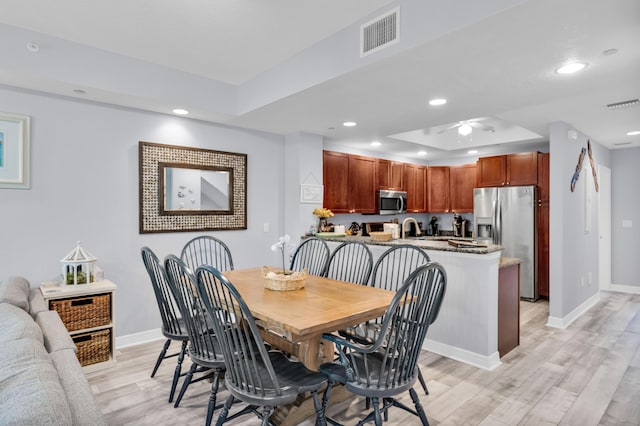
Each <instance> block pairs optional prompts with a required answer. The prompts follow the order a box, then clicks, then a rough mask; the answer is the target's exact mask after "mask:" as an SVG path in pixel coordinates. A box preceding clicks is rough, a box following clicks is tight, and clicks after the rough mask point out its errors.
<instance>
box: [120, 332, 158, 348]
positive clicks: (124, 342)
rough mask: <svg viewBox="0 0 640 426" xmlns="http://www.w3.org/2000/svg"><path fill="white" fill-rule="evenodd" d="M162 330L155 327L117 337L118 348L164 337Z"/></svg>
mask: <svg viewBox="0 0 640 426" xmlns="http://www.w3.org/2000/svg"><path fill="white" fill-rule="evenodd" d="M164 338H165V337H164V336H163V335H162V330H161V329H159V328H154V329H153V330H147V331H141V332H140V333H133V334H127V335H125V336H119V337H116V349H122V348H126V347H127V346H135V345H140V344H142V343H147V342H152V341H154V340H160V339H164Z"/></svg>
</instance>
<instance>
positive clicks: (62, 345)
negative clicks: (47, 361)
mask: <svg viewBox="0 0 640 426" xmlns="http://www.w3.org/2000/svg"><path fill="white" fill-rule="evenodd" d="M36 323H37V324H38V325H39V326H40V329H41V330H42V335H43V336H44V346H45V348H47V352H49V353H53V352H56V351H61V350H64V349H71V350H72V351H74V352H76V351H77V348H76V344H75V343H73V340H72V339H71V336H70V335H69V332H68V331H67V328H66V327H65V326H64V323H63V322H62V320H61V319H60V316H59V315H58V313H57V312H56V311H43V312H40V313H39V314H38V315H37V316H36Z"/></svg>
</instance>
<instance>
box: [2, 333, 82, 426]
mask: <svg viewBox="0 0 640 426" xmlns="http://www.w3.org/2000/svg"><path fill="white" fill-rule="evenodd" d="M0 383H2V386H0V401H2V410H0V424H3V425H34V426H36V425H70V424H71V411H70V409H69V404H68V402H67V398H66V396H65V393H64V391H63V389H62V386H61V385H60V381H59V379H58V373H57V371H56V369H55V367H54V366H53V363H52V362H51V359H50V358H49V355H48V354H47V352H46V351H45V349H44V346H43V345H42V344H41V343H38V342H36V341H34V340H32V339H19V340H15V341H14V342H12V343H11V345H10V346H5V347H4V348H3V350H0Z"/></svg>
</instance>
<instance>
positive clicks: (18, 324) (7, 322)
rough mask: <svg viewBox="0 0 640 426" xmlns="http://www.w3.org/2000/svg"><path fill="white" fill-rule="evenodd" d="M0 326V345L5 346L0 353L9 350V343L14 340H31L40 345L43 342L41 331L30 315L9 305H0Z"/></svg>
mask: <svg viewBox="0 0 640 426" xmlns="http://www.w3.org/2000/svg"><path fill="white" fill-rule="evenodd" d="M0 324H1V325H2V333H0V345H2V346H5V345H4V344H7V345H6V347H2V349H0V351H5V350H11V344H12V343H9V342H13V341H14V340H19V339H33V340H35V341H37V342H38V343H40V345H42V344H43V342H44V339H43V336H42V331H41V329H40V327H38V325H37V324H36V323H35V322H34V321H33V318H31V315H29V314H28V313H26V312H25V311H23V310H22V309H20V308H17V307H15V306H13V305H11V304H9V303H0Z"/></svg>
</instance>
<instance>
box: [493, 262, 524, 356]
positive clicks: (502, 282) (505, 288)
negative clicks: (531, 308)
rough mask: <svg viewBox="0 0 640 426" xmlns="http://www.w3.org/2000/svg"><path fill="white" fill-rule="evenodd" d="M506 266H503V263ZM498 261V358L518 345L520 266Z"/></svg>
mask: <svg viewBox="0 0 640 426" xmlns="http://www.w3.org/2000/svg"><path fill="white" fill-rule="evenodd" d="M505 260H506V262H504V263H505V264H506V265H505V266H503V261H505ZM510 261H511V259H508V260H507V259H504V258H501V259H500V263H501V265H500V267H499V269H498V353H499V354H500V358H502V357H503V356H505V355H506V354H507V353H509V352H511V351H512V350H513V349H514V348H515V347H516V346H518V345H519V344H520V264H519V263H516V264H513V263H510Z"/></svg>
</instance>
